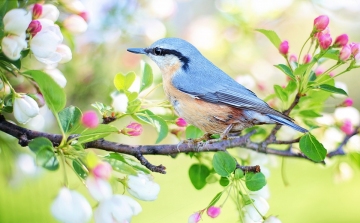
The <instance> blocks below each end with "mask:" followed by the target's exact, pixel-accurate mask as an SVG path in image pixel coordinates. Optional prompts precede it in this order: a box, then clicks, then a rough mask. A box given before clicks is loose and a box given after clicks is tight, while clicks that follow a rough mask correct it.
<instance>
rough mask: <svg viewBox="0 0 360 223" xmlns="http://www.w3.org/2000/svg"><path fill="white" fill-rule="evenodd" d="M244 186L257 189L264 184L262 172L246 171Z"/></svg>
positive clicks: (252, 189)
mask: <svg viewBox="0 0 360 223" xmlns="http://www.w3.org/2000/svg"><path fill="white" fill-rule="evenodd" d="M245 184H246V187H247V188H248V189H249V190H251V191H258V190H260V189H261V188H263V187H264V186H265V185H266V179H265V176H264V174H263V173H261V172H260V173H252V172H249V173H246V175H245Z"/></svg>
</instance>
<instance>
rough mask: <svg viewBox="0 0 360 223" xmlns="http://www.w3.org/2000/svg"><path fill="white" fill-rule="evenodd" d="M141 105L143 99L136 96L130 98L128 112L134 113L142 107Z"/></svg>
mask: <svg viewBox="0 0 360 223" xmlns="http://www.w3.org/2000/svg"><path fill="white" fill-rule="evenodd" d="M140 107H141V101H140V100H139V99H138V98H136V99H135V100H133V101H130V100H129V102H128V106H127V110H126V113H128V114H134V113H135V112H137V111H138V110H139V109H140Z"/></svg>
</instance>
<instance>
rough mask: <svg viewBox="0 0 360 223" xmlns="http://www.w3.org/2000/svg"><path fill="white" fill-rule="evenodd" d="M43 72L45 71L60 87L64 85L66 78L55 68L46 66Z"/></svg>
mask: <svg viewBox="0 0 360 223" xmlns="http://www.w3.org/2000/svg"><path fill="white" fill-rule="evenodd" d="M44 72H45V73H47V74H48V75H49V76H50V77H51V78H52V79H54V81H55V82H56V83H57V84H58V85H59V86H60V87H62V88H64V87H65V86H66V83H67V80H66V78H65V76H64V74H63V73H62V72H61V71H60V70H59V69H56V68H46V69H45V70H44Z"/></svg>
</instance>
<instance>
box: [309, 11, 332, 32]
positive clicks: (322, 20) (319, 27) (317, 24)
mask: <svg viewBox="0 0 360 223" xmlns="http://www.w3.org/2000/svg"><path fill="white" fill-rule="evenodd" d="M328 25H329V17H328V16H326V15H321V16H319V17H317V18H316V19H315V20H314V28H313V30H315V31H323V30H324V29H326V27H327V26H328Z"/></svg>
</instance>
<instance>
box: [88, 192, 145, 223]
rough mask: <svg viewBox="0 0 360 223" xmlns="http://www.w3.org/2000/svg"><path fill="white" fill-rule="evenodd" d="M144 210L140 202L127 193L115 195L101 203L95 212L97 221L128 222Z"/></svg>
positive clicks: (106, 222)
mask: <svg viewBox="0 0 360 223" xmlns="http://www.w3.org/2000/svg"><path fill="white" fill-rule="evenodd" d="M141 211H142V208H141V206H140V204H139V203H138V202H137V201H135V200H134V199H132V198H131V197H128V196H125V195H118V194H117V195H113V196H112V197H110V198H108V199H106V200H103V201H101V202H100V203H99V206H98V207H97V208H96V210H95V213H94V219H95V222H96V223H127V222H130V221H131V218H132V216H134V215H138V214H139V213H140V212H141Z"/></svg>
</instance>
